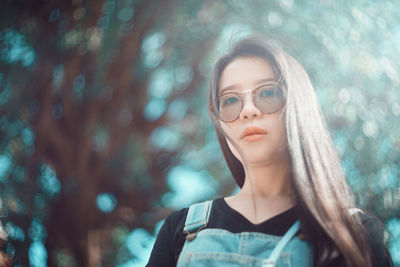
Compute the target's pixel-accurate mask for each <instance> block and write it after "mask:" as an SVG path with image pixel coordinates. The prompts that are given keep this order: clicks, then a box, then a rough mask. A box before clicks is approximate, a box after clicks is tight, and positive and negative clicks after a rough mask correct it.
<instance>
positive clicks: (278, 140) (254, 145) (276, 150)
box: [218, 57, 288, 166]
mask: <svg viewBox="0 0 400 267" xmlns="http://www.w3.org/2000/svg"><path fill="white" fill-rule="evenodd" d="M274 82H276V77H275V74H274V71H273V68H272V66H271V65H270V64H269V62H268V61H267V60H266V59H263V58H259V57H240V58H236V59H234V60H233V61H232V62H231V63H229V64H228V65H227V66H226V68H225V69H224V70H223V72H222V74H221V78H220V81H219V86H218V88H219V92H218V94H219V95H220V94H221V93H222V92H223V93H224V94H225V93H226V92H243V93H244V96H243V97H244V100H243V101H244V103H243V108H242V111H241V113H240V114H239V117H238V118H237V119H236V120H234V121H232V122H223V121H220V122H221V126H222V129H223V130H224V132H225V133H226V134H227V135H228V136H229V137H231V138H232V139H233V141H234V142H235V143H236V144H238V145H239V147H240V149H241V150H242V151H243V153H244V157H246V160H247V161H248V163H249V164H251V165H253V166H255V165H266V164H271V163H273V162H276V161H280V160H283V159H284V158H285V159H287V156H288V152H287V143H286V130H285V122H284V116H280V114H281V111H282V109H280V110H278V112H276V113H272V114H264V113H262V112H261V111H260V110H259V109H258V108H257V107H256V106H255V105H254V103H253V99H252V96H251V93H252V90H253V89H256V88H259V87H260V86H264V85H266V86H267V85H270V84H272V83H274ZM257 132H259V133H257ZM247 133H248V134H249V135H247ZM227 142H228V145H229V148H230V149H231V151H232V153H233V154H234V155H235V157H236V158H237V159H238V160H240V161H241V162H242V164H244V163H243V160H242V159H241V157H240V154H239V153H238V151H237V150H236V148H235V147H234V146H233V145H232V144H231V143H230V142H229V140H227Z"/></svg>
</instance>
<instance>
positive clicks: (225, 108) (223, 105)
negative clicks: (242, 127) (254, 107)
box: [218, 94, 242, 121]
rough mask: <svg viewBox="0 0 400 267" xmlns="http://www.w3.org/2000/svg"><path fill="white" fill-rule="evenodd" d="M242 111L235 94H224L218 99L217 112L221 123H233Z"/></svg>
mask: <svg viewBox="0 0 400 267" xmlns="http://www.w3.org/2000/svg"><path fill="white" fill-rule="evenodd" d="M241 109H242V103H241V101H240V98H239V96H238V95H236V94H226V95H223V96H221V97H220V98H219V103H218V112H219V117H220V118H221V120H223V121H233V120H235V119H236V118H237V116H238V115H239V113H240V110H241Z"/></svg>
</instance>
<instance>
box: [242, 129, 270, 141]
mask: <svg viewBox="0 0 400 267" xmlns="http://www.w3.org/2000/svg"><path fill="white" fill-rule="evenodd" d="M266 134H267V132H266V131H264V130H263V129H261V128H258V127H254V126H253V127H248V128H246V129H245V130H244V131H243V133H242V135H241V136H240V138H241V139H243V140H246V141H257V140H260V139H262V138H264V136H265V135H266Z"/></svg>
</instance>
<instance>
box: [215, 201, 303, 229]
mask: <svg viewBox="0 0 400 267" xmlns="http://www.w3.org/2000/svg"><path fill="white" fill-rule="evenodd" d="M216 202H217V203H218V204H220V205H221V206H222V208H223V210H225V211H227V212H228V213H229V214H230V215H231V216H234V217H235V218H240V220H242V221H243V222H245V223H246V224H248V225H250V226H252V227H256V228H259V227H264V226H266V225H268V224H271V223H273V222H274V221H276V220H281V219H282V217H291V218H293V216H292V213H293V212H296V205H295V206H293V207H291V208H289V209H287V210H285V211H283V212H281V213H278V214H276V215H274V216H272V217H270V218H268V219H266V220H264V221H262V222H260V223H253V222H251V221H250V220H249V219H247V218H246V217H245V216H244V215H243V214H241V213H240V212H239V211H237V210H235V209H234V208H232V207H231V206H229V205H228V203H227V202H226V200H225V199H224V198H223V197H221V198H219V199H217V201H216Z"/></svg>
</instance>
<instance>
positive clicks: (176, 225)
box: [146, 197, 389, 266]
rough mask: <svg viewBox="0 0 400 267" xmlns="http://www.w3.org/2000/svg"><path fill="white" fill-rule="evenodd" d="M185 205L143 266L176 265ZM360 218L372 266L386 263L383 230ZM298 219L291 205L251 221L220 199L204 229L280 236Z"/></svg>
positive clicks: (164, 227)
mask: <svg viewBox="0 0 400 267" xmlns="http://www.w3.org/2000/svg"><path fill="white" fill-rule="evenodd" d="M188 210H189V209H188V208H184V209H181V210H179V211H175V212H172V213H171V214H170V215H169V216H168V217H167V218H166V219H165V222H164V224H163V225H162V227H161V229H160V232H159V233H158V236H157V239H156V242H155V244H154V247H153V250H152V252H151V256H150V260H149V262H148V263H147V265H146V266H176V263H177V261H178V257H179V254H180V252H181V250H182V247H183V245H184V243H185V235H184V234H183V227H184V226H185V220H186V215H187V213H188ZM360 217H361V221H362V223H363V225H364V226H365V228H366V230H367V232H368V234H369V243H370V246H371V248H372V251H373V253H374V257H375V260H376V262H375V263H374V266H389V263H388V259H387V258H386V257H387V256H386V253H385V249H384V246H383V229H382V227H381V226H380V224H379V223H378V222H377V220H376V219H375V218H373V217H372V216H370V215H367V214H365V213H360ZM297 219H298V216H297V210H296V207H292V208H290V209H288V210H286V211H284V212H282V213H280V214H278V215H276V216H274V217H272V218H269V219H268V220H266V221H264V222H262V223H259V224H253V223H251V222H250V221H249V220H247V219H246V218H245V217H244V216H243V215H242V214H240V213H239V212H237V211H236V210H234V209H232V208H231V207H230V206H229V205H228V204H227V203H226V202H225V200H224V198H222V197H221V198H218V199H216V200H215V201H214V202H213V205H212V208H211V213H210V218H209V222H208V225H207V228H219V229H225V230H227V231H230V232H232V233H240V232H260V233H264V234H269V235H278V236H283V235H284V234H285V233H286V232H287V231H288V230H289V228H290V226H292V224H293V223H294V222H295V221H296V220H297ZM329 266H345V263H344V259H343V258H342V257H338V258H336V259H335V260H334V262H332V264H330V265H329Z"/></svg>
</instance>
